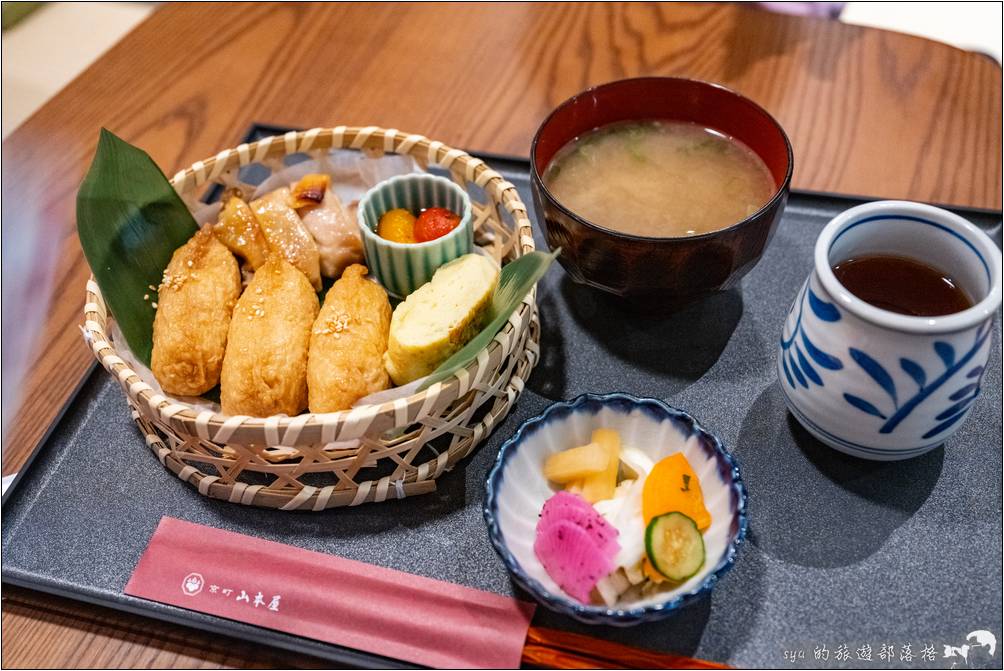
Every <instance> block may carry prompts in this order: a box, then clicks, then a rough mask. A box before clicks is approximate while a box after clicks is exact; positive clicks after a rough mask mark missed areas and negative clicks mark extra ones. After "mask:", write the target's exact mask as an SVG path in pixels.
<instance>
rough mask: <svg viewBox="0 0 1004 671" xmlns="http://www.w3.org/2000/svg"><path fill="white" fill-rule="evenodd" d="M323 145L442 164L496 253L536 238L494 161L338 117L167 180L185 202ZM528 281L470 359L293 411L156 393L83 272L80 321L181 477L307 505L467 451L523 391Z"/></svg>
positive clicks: (160, 455) (413, 488)
mask: <svg viewBox="0 0 1004 671" xmlns="http://www.w3.org/2000/svg"><path fill="white" fill-rule="evenodd" d="M333 148H334V149H337V148H344V149H352V150H357V151H361V152H364V153H365V154H366V155H367V156H371V157H374V156H381V155H383V154H384V153H397V154H407V155H410V156H412V157H413V158H414V159H415V160H416V161H417V163H418V164H419V165H420V166H421V167H422V168H423V169H428V168H429V167H430V166H439V167H441V168H443V169H445V170H447V171H449V173H450V175H451V177H452V178H453V180H454V181H455V182H456V183H457V184H459V185H460V186H461V187H463V188H464V189H466V190H467V191H468V192H469V193H470V195H471V200H472V205H473V210H474V215H475V222H474V226H475V243H476V244H477V245H479V246H481V247H482V248H484V249H485V250H486V251H487V252H488V253H489V254H490V255H491V256H492V257H494V258H495V259H496V260H497V261H498V262H499V263H503V264H504V263H507V262H509V261H511V260H513V259H515V258H518V257H519V256H521V255H523V254H525V253H528V252H530V251H532V250H533V249H534V244H533V237H532V234H531V228H530V221H529V219H528V218H527V212H526V207H525V206H524V204H523V203H522V201H521V200H520V197H519V195H518V194H517V192H516V188H515V187H514V186H513V185H512V184H511V183H509V182H507V181H506V180H505V179H504V178H503V177H502V175H500V174H499V173H498V172H496V171H494V170H492V169H491V168H489V167H488V166H487V165H486V164H485V163H484V161H481V160H480V159H477V158H474V157H472V156H470V155H468V154H466V153H464V152H462V151H460V150H457V149H452V148H450V147H447V146H446V145H444V144H443V143H441V142H437V141H432V140H429V139H427V138H425V137H423V136H421V135H414V134H408V133H401V132H399V131H396V130H392V129H382V128H376V127H372V126H371V127H366V128H359V127H346V126H339V127H337V128H315V129H312V130H308V131H303V132H290V133H286V134H285V135H282V136H276V137H269V138H265V139H262V140H259V141H258V142H255V143H252V144H242V145H240V146H238V147H236V148H234V149H226V150H224V151H221V152H220V153H219V154H217V155H216V156H214V157H213V158H210V159H207V160H204V161H199V162H197V163H195V164H194V165H192V166H191V167H190V168H188V169H186V170H182V171H181V172H179V173H178V174H176V175H175V176H174V178H173V179H172V180H171V184H172V185H173V186H174V188H175V189H176V190H177V191H178V193H179V194H180V195H181V197H182V199H183V200H184V201H185V202H186V204H187V205H188V206H189V208H191V209H194V208H195V206H196V203H197V201H198V198H199V196H200V195H201V194H202V193H204V192H205V190H206V188H208V187H211V186H212V185H214V184H218V185H222V186H223V187H233V186H242V185H243V186H247V185H245V184H243V182H241V177H240V174H239V170H240V169H241V168H242V167H244V166H247V165H251V164H259V165H262V166H265V167H266V168H268V169H270V170H276V169H279V168H280V167H281V164H282V161H283V158H284V157H285V156H287V155H290V154H294V153H295V154H307V155H309V156H311V157H318V156H319V155H320V154H322V153H324V152H327V151H328V150H330V149H333ZM475 200H478V202H474V201H475ZM535 295H536V289H533V290H532V291H531V292H530V293H529V294H528V295H527V296H526V298H525V299H524V300H523V302H522V304H521V305H520V306H519V308H518V309H517V310H516V311H515V312H514V313H513V315H512V317H511V318H510V319H509V321H508V323H506V324H505V326H503V328H502V330H501V331H500V332H499V333H498V335H497V336H496V337H495V339H494V340H493V341H492V342H491V343H490V344H489V346H488V347H487V348H485V349H484V350H483V351H482V352H481V353H480V354H479V355H478V357H477V360H476V361H474V362H472V363H471V364H470V365H469V366H467V367H466V369H463V370H460V371H458V372H457V373H456V374H455V375H454V376H452V377H451V378H449V379H447V380H445V381H443V382H439V383H436V384H433V385H432V386H430V387H429V388H428V389H427V390H425V391H422V392H419V393H417V394H414V395H412V396H409V397H406V398H399V399H397V400H395V401H390V402H387V403H383V404H379V405H367V406H360V407H355V408H353V409H351V410H347V411H343V412H337V413H327V414H312V413H307V414H301V415H298V416H296V417H268V418H253V417H246V416H229V415H223V414H218V413H214V412H211V411H207V410H200V409H198V408H194V407H192V406H190V405H187V404H184V403H181V402H177V401H175V400H172V399H169V398H167V397H165V396H163V395H161V394H158V393H156V391H155V390H154V389H153V388H151V387H150V385H148V384H146V383H145V382H144V381H143V380H142V379H140V377H139V375H137V374H136V372H135V371H133V370H132V369H131V368H130V367H129V366H128V365H127V364H126V362H125V361H123V359H122V358H121V357H120V356H119V355H118V353H117V352H116V350H115V344H114V343H113V342H112V339H111V338H110V337H109V335H108V332H109V320H108V312H107V309H106V307H105V303H104V300H103V299H102V296H101V291H100V289H99V288H98V286H97V284H96V283H95V281H94V278H93V277H91V279H90V280H89V281H88V283H87V301H86V304H85V306H84V327H83V330H84V335H85V338H86V340H87V341H88V344H89V346H90V347H91V350H92V351H93V352H94V356H95V357H97V359H98V361H99V362H100V363H101V365H102V366H104V367H105V368H106V369H107V370H108V372H110V373H111V374H112V375H113V376H114V377H115V379H116V380H118V382H119V383H120V384H121V386H122V388H123V390H124V391H125V394H126V397H127V400H128V402H129V405H130V407H131V409H132V417H133V419H134V420H135V421H136V423H137V424H138V425H139V428H140V431H142V433H143V435H144V436H145V438H146V443H147V445H148V446H149V447H150V449H151V450H152V451H153V453H154V454H155V455H156V457H157V459H159V460H160V462H161V463H162V464H163V465H164V466H166V467H167V468H168V469H169V470H170V471H171V472H173V473H174V474H175V475H177V476H178V477H179V478H181V480H183V481H184V482H187V483H189V484H190V485H192V486H194V487H195V488H197V490H198V492H199V493H200V494H202V495H204V496H209V497H212V498H216V499H223V500H226V501H230V502H233V503H240V504H244V505H254V506H262V507H267V508H279V509H281V510H315V511H316V510H323V509H325V508H331V507H336V506H356V505H359V504H362V503H367V502H371V501H374V502H379V501H385V500H387V499H388V498H404V497H407V496H413V495H416V494H424V493H428V492H431V491H434V490H435V488H436V478H438V477H439V476H440V475H442V474H443V473H444V472H446V471H448V470H450V469H451V468H452V467H453V466H454V465H455V464H456V463H457V462H458V461H460V460H461V459H463V458H464V457H466V456H467V455H468V454H470V453H471V451H472V450H473V449H474V448H475V447H476V446H477V445H478V444H479V443H480V442H481V441H482V440H484V438H485V437H486V436H488V434H489V433H490V432H491V431H492V428H493V427H494V426H495V425H496V424H497V423H498V422H499V420H500V419H502V418H503V417H504V416H505V415H506V413H507V412H508V411H509V409H510V408H511V407H512V405H513V403H514V402H515V401H516V399H517V398H518V397H519V395H520V393H521V392H522V390H523V386H524V381H525V380H526V378H527V377H528V375H529V374H530V371H531V370H532V369H533V367H534V365H535V364H536V362H537V358H538V353H539V350H538V338H539V333H540V324H539V322H538V319H537V309H536V303H535ZM351 441H355V442H351Z"/></svg>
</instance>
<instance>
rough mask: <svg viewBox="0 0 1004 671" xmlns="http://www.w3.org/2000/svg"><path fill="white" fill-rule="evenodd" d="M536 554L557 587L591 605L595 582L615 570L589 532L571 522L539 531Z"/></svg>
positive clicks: (557, 522) (535, 542)
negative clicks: (590, 596) (591, 594)
mask: <svg viewBox="0 0 1004 671" xmlns="http://www.w3.org/2000/svg"><path fill="white" fill-rule="evenodd" d="M533 551H534V554H536V555H537V558H538V559H540V563H541V564H542V565H543V566H544V570H545V571H547V574H548V575H549V576H551V578H553V579H554V581H555V582H556V583H558V586H559V587H561V589H563V590H564V591H565V592H567V593H568V594H569V595H571V596H572V597H573V598H575V599H578V600H579V601H581V602H583V603H589V594H590V592H592V590H593V588H594V587H596V583H597V582H599V581H600V579H601V578H604V577H606V576H607V575H609V574H610V572H611V571H613V568H614V565H613V561H612V559H611V558H610V557H609V556H607V555H606V554H604V553H603V552H601V551H600V549H599V548H598V547H597V546H596V543H595V542H594V540H593V539H592V538H591V537H590V535H589V533H588V532H587V531H586V530H585V529H583V528H582V527H580V526H578V525H577V524H575V523H573V522H570V521H568V520H557V521H555V522H553V523H552V524H549V525H548V526H547V527H545V528H543V529H540V528H538V533H537V538H536V540H535V541H534V544H533Z"/></svg>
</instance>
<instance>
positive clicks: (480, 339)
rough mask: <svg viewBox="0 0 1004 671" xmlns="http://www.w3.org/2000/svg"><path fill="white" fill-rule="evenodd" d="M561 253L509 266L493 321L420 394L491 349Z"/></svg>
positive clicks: (497, 296) (494, 301)
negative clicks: (507, 322)
mask: <svg viewBox="0 0 1004 671" xmlns="http://www.w3.org/2000/svg"><path fill="white" fill-rule="evenodd" d="M559 253H561V248H560V247H559V248H558V249H556V250H554V251H553V252H551V253H550V254H545V253H544V252H530V253H529V254H524V255H523V256H521V257H519V258H518V259H516V260H515V261H513V262H512V263H509V264H506V265H505V266H504V267H503V268H502V272H501V273H500V274H499V284H498V287H497V288H496V289H495V295H494V296H493V297H492V307H491V321H489V322H488V326H486V327H485V328H483V329H481V332H480V333H478V334H477V335H476V336H474V338H472V339H471V340H470V341H469V342H468V343H467V344H466V345H464V346H463V347H462V348H461V349H460V351H458V352H457V353H456V354H454V355H453V356H451V357H450V358H449V359H447V360H446V361H444V362H443V363H441V364H440V365H439V368H437V369H436V370H434V371H433V372H432V374H431V375H429V377H427V378H426V379H425V382H423V383H422V384H421V385H419V387H418V391H422V390H423V389H427V388H429V387H430V386H432V385H434V384H435V383H437V382H441V381H442V380H445V379H446V378H448V377H450V376H451V375H453V374H454V373H456V372H457V371H458V370H460V369H461V368H465V367H466V366H467V365H468V364H470V362H472V361H474V360H475V359H477V358H478V353H479V352H480V351H481V350H483V349H484V348H486V347H488V345H489V343H491V341H492V338H494V337H495V334H496V333H498V332H499V330H500V329H501V328H502V326H503V325H505V323H506V321H508V320H509V317H510V316H511V315H512V313H513V312H515V310H516V308H518V307H519V304H520V303H522V302H523V297H524V296H526V295H527V294H528V293H529V292H530V289H532V288H533V285H534V284H536V283H537V280H539V279H540V278H541V277H543V276H544V273H545V272H546V271H547V269H548V267H550V265H551V262H552V261H554V259H555V258H557V256H558V254H559Z"/></svg>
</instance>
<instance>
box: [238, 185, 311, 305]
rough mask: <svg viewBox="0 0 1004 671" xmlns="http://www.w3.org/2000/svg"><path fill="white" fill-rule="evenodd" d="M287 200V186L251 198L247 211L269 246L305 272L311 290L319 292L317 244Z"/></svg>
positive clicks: (288, 197)
mask: <svg viewBox="0 0 1004 671" xmlns="http://www.w3.org/2000/svg"><path fill="white" fill-rule="evenodd" d="M290 199H291V195H290V192H289V188H288V187H282V188H281V189H276V190H275V191H272V192H271V193H266V194H265V195H264V196H262V197H261V198H259V199H257V200H253V201H251V211H252V212H254V216H255V219H257V220H258V226H259V227H260V228H261V231H262V233H264V234H265V239H266V240H267V241H268V246H269V248H270V249H271V250H272V251H274V252H278V253H279V254H281V255H282V258H284V259H286V260H287V261H289V262H290V263H292V264H293V265H294V266H295V267H296V268H297V269H299V270H300V272H302V273H303V274H304V275H306V276H307V279H308V280H310V283H311V284H312V285H313V286H314V291H320V290H321V261H320V254H319V252H318V251H317V243H316V242H314V237H313V236H312V235H311V234H310V231H308V230H307V227H306V226H304V225H303V221H302V220H301V219H300V215H298V214H297V213H296V210H294V209H293V208H292V207H290V202H291V200H290Z"/></svg>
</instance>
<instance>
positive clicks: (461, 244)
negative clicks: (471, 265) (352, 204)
mask: <svg viewBox="0 0 1004 671" xmlns="http://www.w3.org/2000/svg"><path fill="white" fill-rule="evenodd" d="M399 207H403V208H405V209H406V210H409V211H410V212H411V213H412V214H414V215H415V216H418V214H419V213H420V212H421V211H422V210H424V209H426V208H428V207H445V208H447V209H450V210H453V211H454V212H456V213H457V214H459V215H460V223H459V224H458V225H457V227H456V228H454V229H453V230H452V231H450V232H449V233H447V234H446V235H444V236H443V237H441V238H437V239H435V240H430V241H429V242H417V243H411V244H406V243H400V242H392V241H390V240H384V239H383V238H381V237H380V236H379V235H377V232H376V231H377V225H378V224H379V223H380V217H381V216H382V215H383V214H384V213H385V212H387V211H389V210H393V209H395V208H399ZM356 218H357V220H358V222H359V231H360V235H362V239H363V251H364V252H365V254H366V265H367V266H368V267H369V271H370V274H371V275H372V276H373V277H375V278H376V279H377V280H378V281H379V282H380V284H382V285H383V287H384V289H386V290H387V291H388V292H389V293H391V294H392V295H394V296H396V297H398V298H405V297H407V296H408V294H410V293H411V292H413V291H414V290H415V289H417V288H419V287H420V286H422V285H423V284H425V283H426V282H428V281H429V280H431V279H432V276H433V274H434V273H435V272H436V270H437V269H438V268H439V267H440V266H441V265H443V264H445V263H448V262H450V261H452V260H453V259H455V258H457V257H460V256H463V255H464V254H468V253H470V252H471V251H472V250H473V248H474V230H473V222H472V219H473V217H472V216H471V199H470V198H469V197H468V195H467V192H466V191H464V190H463V189H461V188H460V187H459V186H457V185H456V184H454V183H453V182H451V181H450V180H448V179H446V178H445V177H438V176H436V175H429V174H427V173H410V174H407V175H398V176H397V177H391V178H390V179H387V180H384V181H382V182H380V183H379V184H377V185H376V186H374V187H373V188H372V189H370V190H369V191H367V192H366V193H365V194H364V195H363V197H362V199H361V200H360V201H359V209H358V211H357V212H356Z"/></svg>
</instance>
